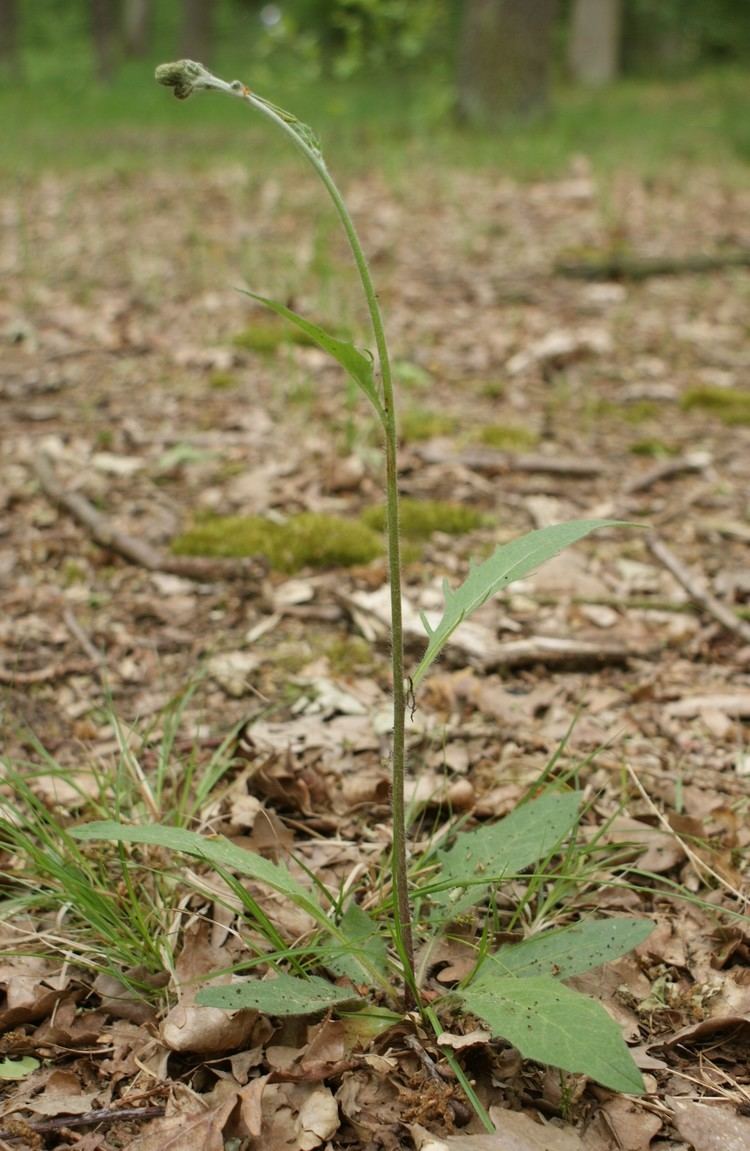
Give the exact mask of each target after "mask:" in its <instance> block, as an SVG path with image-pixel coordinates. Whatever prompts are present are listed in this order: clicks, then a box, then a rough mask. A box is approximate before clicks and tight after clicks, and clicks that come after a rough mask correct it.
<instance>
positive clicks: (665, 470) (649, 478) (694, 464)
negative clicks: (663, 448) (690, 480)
mask: <svg viewBox="0 0 750 1151" xmlns="http://www.w3.org/2000/svg"><path fill="white" fill-rule="evenodd" d="M707 463H708V460H707V458H706V455H705V454H704V453H703V452H693V453H692V454H690V455H687V456H680V458H679V459H676V460H666V461H665V462H664V463H661V464H656V465H655V466H654V467H653V468H649V470H648V471H647V472H645V474H644V475H642V476H636V478H635V479H633V480H631V481H630V483H628V484H626V485H625V487H624V488H623V495H626V496H631V495H635V493H636V492H645V491H648V489H649V488H651V487H653V486H654V484H658V483H660V482H661V481H662V480H671V479H672V477H673V476H681V475H685V474H686V473H689V472H702V471H705V469H706V465H707Z"/></svg>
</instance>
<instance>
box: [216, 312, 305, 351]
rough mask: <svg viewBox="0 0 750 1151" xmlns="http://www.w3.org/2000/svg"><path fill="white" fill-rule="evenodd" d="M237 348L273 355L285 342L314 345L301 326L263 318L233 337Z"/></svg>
mask: <svg viewBox="0 0 750 1151" xmlns="http://www.w3.org/2000/svg"><path fill="white" fill-rule="evenodd" d="M232 343H233V344H234V346H235V348H244V349H245V351H247V352H260V353H261V354H262V355H266V356H268V355H271V354H272V353H273V352H275V351H276V350H277V348H280V347H282V346H283V345H284V344H305V345H308V346H310V345H312V344H314V341H313V340H311V339H310V337H309V336H308V335H306V334H305V333H304V332H303V331H302V330H301V329H300V328H295V327H294V326H293V325H292V324H282V323H275V322H274V321H273V320H262V321H259V322H257V323H254V324H250V325H249V327H247V328H243V330H242V331H241V332H237V334H236V335H235V336H234V337H233V338H232Z"/></svg>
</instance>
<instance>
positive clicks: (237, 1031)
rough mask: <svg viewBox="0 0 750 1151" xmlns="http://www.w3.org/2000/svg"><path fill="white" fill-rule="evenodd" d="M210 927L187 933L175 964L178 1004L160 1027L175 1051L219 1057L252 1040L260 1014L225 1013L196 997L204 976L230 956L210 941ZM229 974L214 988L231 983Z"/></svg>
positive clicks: (164, 1038)
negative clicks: (204, 1003)
mask: <svg viewBox="0 0 750 1151" xmlns="http://www.w3.org/2000/svg"><path fill="white" fill-rule="evenodd" d="M210 932H211V925H210V924H208V923H199V924H197V925H195V926H194V927H193V928H191V929H189V930H188V931H187V932H186V933H185V941H184V944H183V948H182V951H181V952H180V955H179V957H178V959H177V963H176V965H175V978H176V982H177V986H178V988H179V995H180V998H179V1001H178V1003H177V1004H176V1006H175V1007H173V1008H172V1010H171V1011H170V1012H169V1014H168V1015H167V1016H166V1018H165V1019H164V1022H163V1023H162V1026H161V1036H162V1039H163V1041H164V1043H165V1044H166V1046H167V1047H168V1048H169V1049H170V1050H172V1051H195V1052H200V1053H201V1054H204V1055H205V1054H217V1053H221V1052H225V1051H233V1050H235V1049H236V1048H238V1047H241V1046H242V1045H243V1043H244V1044H248V1045H249V1044H250V1038H251V1036H252V1033H253V1029H254V1027H255V1023H256V1020H257V1018H258V1013H257V1011H222V1010H221V1008H218V1007H202V1006H200V1005H199V1004H197V1003H196V1002H195V996H196V994H197V992H198V990H199V988H200V986H201V985H202V983H204V982H205V980H202V979H201V977H202V976H205V975H208V974H210V973H211V972H214V971H220V970H221V969H222V968H224V967H226V966H227V965H228V964H227V958H228V957H227V954H226V952H223V951H222V950H221V949H220V948H218V947H215V946H213V945H212V944H211V942H210ZM231 981H232V976H231V974H229V973H227V974H225V975H221V976H218V977H217V978H215V979H213V980H212V981H211V982H212V984H214V985H219V986H221V985H223V984H227V983H231Z"/></svg>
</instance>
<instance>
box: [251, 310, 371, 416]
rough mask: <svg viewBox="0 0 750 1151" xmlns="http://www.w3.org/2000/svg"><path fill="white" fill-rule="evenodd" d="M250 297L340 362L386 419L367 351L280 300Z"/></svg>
mask: <svg viewBox="0 0 750 1151" xmlns="http://www.w3.org/2000/svg"><path fill="white" fill-rule="evenodd" d="M243 293H244V295H246V296H250V298H251V299H252V300H257V301H258V303H259V304H263V306H264V307H266V308H269V309H270V311H272V312H275V313H276V315H277V316H282V317H283V319H285V320H288V321H289V323H290V324H294V325H295V327H297V328H299V330H300V331H301V332H304V333H305V335H306V336H307V337H308V338H309V339H311V340H312V341H313V343H315V344H317V345H318V347H319V348H322V349H323V351H324V352H327V353H328V355H329V356H332V357H333V359H334V360H337V361H338V363H339V364H341V366H342V368H344V370H345V371H346V372H348V373H349V375H350V376H351V378H352V379H353V380H354V382H355V384H357V386H358V387H359V388H360V389H361V390H362V391H363V392H364V394H365V395H366V396H367V398H368V400H369V401H370V403H371V404H372V406H373V407H374V408H375V411H376V412H377V413H378V416H379V417H380V418H381V420H382V419H383V418H384V413H383V405H382V404H381V402H380V397H379V395H378V390H377V387H376V386H375V372H374V369H373V362H372V357H371V356H370V355H368V354H366V353H365V352H360V350H359V349H358V348H355V346H354V344H351V343H349V341H348V340H339V339H338V338H337V337H336V336H332V335H331V334H330V333H329V332H326V331H325V330H324V329H323V328H320V327H318V325H317V324H312V323H311V322H310V321H309V320H306V319H304V318H303V317H302V316H300V315H298V314H297V312H293V311H292V309H291V308H287V307H286V306H285V305H284V304H280V303H278V301H276V300H269V299H268V298H267V297H266V296H259V295H258V294H257V293H256V292H248V291H244V289H243Z"/></svg>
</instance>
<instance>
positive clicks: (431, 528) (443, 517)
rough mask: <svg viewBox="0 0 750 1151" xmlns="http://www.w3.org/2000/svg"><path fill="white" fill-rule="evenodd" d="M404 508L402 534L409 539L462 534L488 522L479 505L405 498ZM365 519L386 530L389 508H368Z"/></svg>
mask: <svg viewBox="0 0 750 1151" xmlns="http://www.w3.org/2000/svg"><path fill="white" fill-rule="evenodd" d="M400 511H401V535H402V536H403V538H404V539H405V540H412V541H415V542H417V541H420V540H426V539H429V538H430V536H431V535H432V534H433V532H446V533H447V534H448V535H452V536H460V535H463V534H464V533H465V532H470V531H473V530H474V529H475V528H478V527H481V526H482V524H483V523H484V522H485V517H484V516H483V515H482V513H481V512H478V511H477V510H476V508H467V507H465V506H464V505H463V504H451V503H447V502H443V501H441V500H409V499H405V500H402V501H401V505H400ZM362 522H363V523H365V524H366V525H367V526H368V527H369V528H372V529H376V530H378V531H383V530H384V529H385V508H382V507H375V508H368V509H367V511H366V512H364V513H363V515H362Z"/></svg>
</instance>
